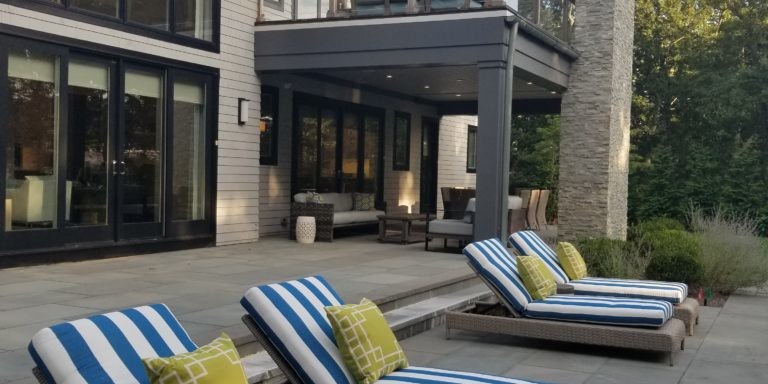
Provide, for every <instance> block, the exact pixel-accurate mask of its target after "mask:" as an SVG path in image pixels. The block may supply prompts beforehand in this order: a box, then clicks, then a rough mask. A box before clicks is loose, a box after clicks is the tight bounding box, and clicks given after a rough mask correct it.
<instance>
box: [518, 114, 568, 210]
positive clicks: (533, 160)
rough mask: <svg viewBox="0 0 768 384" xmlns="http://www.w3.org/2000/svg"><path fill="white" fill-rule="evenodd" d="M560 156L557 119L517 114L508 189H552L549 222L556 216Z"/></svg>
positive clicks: (558, 123)
mask: <svg viewBox="0 0 768 384" xmlns="http://www.w3.org/2000/svg"><path fill="white" fill-rule="evenodd" d="M559 156H560V116H557V115H518V116H516V117H515V118H514V119H513V120H512V151H511V155H510V167H509V186H510V188H512V189H514V188H538V189H549V190H551V191H552V193H551V194H550V197H549V203H548V205H547V219H548V220H549V221H551V220H552V219H553V218H554V217H555V216H556V214H557V181H558V170H559V164H560V163H559Z"/></svg>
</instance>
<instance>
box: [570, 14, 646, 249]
mask: <svg viewBox="0 0 768 384" xmlns="http://www.w3.org/2000/svg"><path fill="white" fill-rule="evenodd" d="M634 11H635V2H634V0H579V1H578V2H577V5H576V31H575V34H574V39H573V46H574V48H575V49H576V51H578V52H579V54H580V56H579V59H578V60H576V62H575V63H574V64H573V66H572V68H571V77H570V83H569V87H568V90H567V91H566V92H565V93H564V94H563V99H562V112H561V113H562V115H561V128H560V129H561V133H560V183H559V200H558V231H559V237H560V238H563V239H573V238H575V237H578V236H595V237H596V236H608V237H610V238H614V239H625V238H626V235H627V177H628V173H629V164H628V163H629V125H630V107H631V99H632V48H633V40H634Z"/></svg>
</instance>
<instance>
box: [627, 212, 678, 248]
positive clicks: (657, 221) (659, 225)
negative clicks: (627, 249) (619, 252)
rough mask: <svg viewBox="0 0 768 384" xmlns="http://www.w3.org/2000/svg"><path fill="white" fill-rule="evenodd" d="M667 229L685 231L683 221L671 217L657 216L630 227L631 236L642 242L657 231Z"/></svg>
mask: <svg viewBox="0 0 768 384" xmlns="http://www.w3.org/2000/svg"><path fill="white" fill-rule="evenodd" d="M667 230H675V231H684V230H685V226H684V225H683V223H681V222H679V221H677V220H675V219H671V218H669V217H657V218H654V219H650V220H645V221H641V222H639V223H637V224H635V225H633V226H632V227H630V228H629V238H630V239H631V240H632V241H635V242H642V241H643V239H644V238H645V237H647V236H648V235H650V234H652V233H655V232H662V231H667Z"/></svg>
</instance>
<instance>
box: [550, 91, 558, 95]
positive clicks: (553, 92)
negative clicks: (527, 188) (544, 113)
mask: <svg viewBox="0 0 768 384" xmlns="http://www.w3.org/2000/svg"><path fill="white" fill-rule="evenodd" d="M549 93H551V94H553V95H557V92H555V91H549Z"/></svg>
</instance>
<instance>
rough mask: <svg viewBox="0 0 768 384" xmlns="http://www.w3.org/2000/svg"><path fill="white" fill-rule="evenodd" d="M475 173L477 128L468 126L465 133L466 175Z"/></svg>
mask: <svg viewBox="0 0 768 384" xmlns="http://www.w3.org/2000/svg"><path fill="white" fill-rule="evenodd" d="M475 172H477V127H476V126H474V125H470V126H469V129H468V131H467V173H475Z"/></svg>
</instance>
